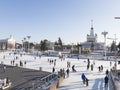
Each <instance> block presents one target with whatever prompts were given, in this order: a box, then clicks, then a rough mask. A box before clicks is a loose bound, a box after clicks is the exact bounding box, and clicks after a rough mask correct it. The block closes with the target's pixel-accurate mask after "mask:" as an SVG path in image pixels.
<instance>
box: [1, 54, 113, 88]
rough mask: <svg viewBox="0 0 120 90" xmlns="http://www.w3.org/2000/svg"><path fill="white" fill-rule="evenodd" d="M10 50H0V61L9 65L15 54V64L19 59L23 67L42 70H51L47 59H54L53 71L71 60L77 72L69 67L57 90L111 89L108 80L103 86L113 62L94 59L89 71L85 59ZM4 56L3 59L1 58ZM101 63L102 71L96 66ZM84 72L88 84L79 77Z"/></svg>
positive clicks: (64, 66)
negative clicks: (37, 54)
mask: <svg viewBox="0 0 120 90" xmlns="http://www.w3.org/2000/svg"><path fill="white" fill-rule="evenodd" d="M9 53H10V52H1V53H0V62H3V63H4V64H7V65H11V60H14V58H15V57H16V56H18V58H19V59H18V60H15V65H16V64H18V66H19V63H20V61H22V62H23V67H24V68H31V69H36V70H39V68H40V67H42V70H43V71H48V72H52V68H53V67H54V65H53V64H50V63H49V62H48V59H49V60H55V59H56V66H55V71H56V72H58V71H59V70H60V69H61V68H62V69H63V68H64V69H65V70H66V69H67V61H69V62H71V66H72V65H75V69H76V70H77V72H72V69H71V68H70V76H69V77H66V78H65V79H64V80H63V82H62V83H61V85H60V86H59V88H58V89H57V90H113V87H112V86H113V85H112V83H111V81H110V80H109V86H108V88H105V87H104V77H105V71H106V70H107V69H108V70H110V68H111V67H112V66H113V65H114V62H112V66H110V61H102V60H94V61H95V65H94V70H93V71H91V70H90V68H89V70H87V67H86V66H87V62H86V61H87V60H86V59H80V60H77V59H71V58H66V59H65V60H62V61H61V60H60V59H59V58H58V57H45V56H42V57H41V58H39V57H36V56H34V55H22V57H20V55H14V54H11V55H9ZM4 56H5V59H4V58H3V57H4ZM35 58H36V59H35ZM25 61H26V63H27V64H26V65H24V62H25ZM94 61H93V60H90V63H91V64H93V62H94ZM101 65H103V67H104V69H103V72H99V71H98V66H101ZM82 73H84V74H85V75H86V77H87V78H88V79H89V86H86V85H84V84H83V82H82V79H81V74H82Z"/></svg>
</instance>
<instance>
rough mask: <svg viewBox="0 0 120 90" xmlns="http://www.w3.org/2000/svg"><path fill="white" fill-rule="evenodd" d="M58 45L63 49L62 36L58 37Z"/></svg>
mask: <svg viewBox="0 0 120 90" xmlns="http://www.w3.org/2000/svg"><path fill="white" fill-rule="evenodd" d="M58 45H59V48H60V50H61V51H63V43H62V40H61V38H60V37H59V38H58Z"/></svg>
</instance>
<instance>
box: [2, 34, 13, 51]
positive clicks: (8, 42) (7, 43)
mask: <svg viewBox="0 0 120 90" xmlns="http://www.w3.org/2000/svg"><path fill="white" fill-rule="evenodd" d="M10 49H15V40H14V39H13V37H12V36H11V35H10V37H9V38H7V39H0V50H10Z"/></svg>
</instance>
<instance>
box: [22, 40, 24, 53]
mask: <svg viewBox="0 0 120 90" xmlns="http://www.w3.org/2000/svg"><path fill="white" fill-rule="evenodd" d="M23 42H24V41H23V40H22V51H23Z"/></svg>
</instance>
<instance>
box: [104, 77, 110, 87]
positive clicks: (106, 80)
mask: <svg viewBox="0 0 120 90" xmlns="http://www.w3.org/2000/svg"><path fill="white" fill-rule="evenodd" d="M108 80H109V78H108V76H107V75H106V76H105V78H104V81H105V87H107V86H108Z"/></svg>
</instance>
